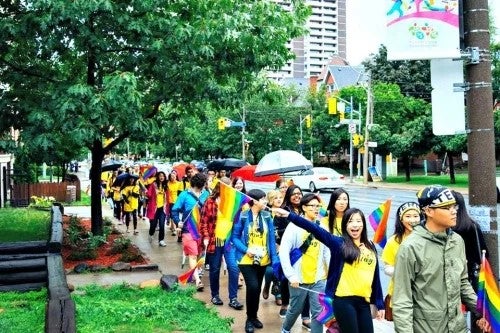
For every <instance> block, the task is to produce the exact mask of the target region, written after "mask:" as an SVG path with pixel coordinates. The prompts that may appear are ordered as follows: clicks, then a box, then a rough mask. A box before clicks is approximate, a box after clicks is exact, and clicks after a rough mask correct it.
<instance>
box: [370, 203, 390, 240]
mask: <svg viewBox="0 0 500 333" xmlns="http://www.w3.org/2000/svg"><path fill="white" fill-rule="evenodd" d="M391 201H392V200H391V199H387V200H386V201H385V202H383V203H382V204H380V206H378V208H377V209H375V210H374V211H373V212H372V213H371V214H370V215H369V216H368V221H370V224H371V226H372V228H373V230H374V231H375V235H373V242H375V243H377V244H378V245H380V247H381V248H384V246H385V243H386V242H387V237H386V235H385V233H386V230H387V220H388V219H389V211H390V210H391Z"/></svg>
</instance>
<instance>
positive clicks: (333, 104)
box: [328, 97, 337, 114]
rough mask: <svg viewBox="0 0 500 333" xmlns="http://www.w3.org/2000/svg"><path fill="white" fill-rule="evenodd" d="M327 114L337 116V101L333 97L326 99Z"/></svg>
mask: <svg viewBox="0 0 500 333" xmlns="http://www.w3.org/2000/svg"><path fill="white" fill-rule="evenodd" d="M328 114H337V99H336V98H335V97H329V98H328Z"/></svg>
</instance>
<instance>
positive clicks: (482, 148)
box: [462, 0, 500, 276]
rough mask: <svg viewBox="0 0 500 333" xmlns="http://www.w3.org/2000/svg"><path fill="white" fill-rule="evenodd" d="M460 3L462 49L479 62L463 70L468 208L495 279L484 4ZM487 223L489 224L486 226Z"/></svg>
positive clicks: (495, 229)
mask: <svg viewBox="0 0 500 333" xmlns="http://www.w3.org/2000/svg"><path fill="white" fill-rule="evenodd" d="M462 2H463V12H464V38H465V46H466V47H477V48H478V49H479V53H480V61H479V63H477V64H468V65H467V67H466V80H465V81H466V82H467V83H468V84H469V87H470V89H469V90H468V91H467V119H468V131H467V132H468V135H467V145H468V149H467V150H468V153H469V162H468V163H469V205H470V210H469V211H470V215H471V217H472V218H473V219H474V220H475V221H483V222H484V224H482V225H483V226H484V227H483V230H484V231H485V239H486V244H487V245H488V251H489V256H490V257H489V258H490V262H491V263H492V266H493V267H494V270H495V271H496V273H497V274H496V275H497V276H498V275H499V272H500V270H499V266H500V265H499V257H500V255H499V253H498V251H499V248H498V245H499V243H500V240H499V235H498V222H497V204H496V186H495V173H496V172H495V171H496V170H495V135H494V125H493V112H492V109H493V99H492V88H491V81H492V80H491V55H490V52H489V47H490V45H489V42H490V35H489V17H488V0H468V1H462ZM488 222H489V223H488Z"/></svg>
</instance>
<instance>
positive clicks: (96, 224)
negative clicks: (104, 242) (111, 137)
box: [90, 140, 104, 235]
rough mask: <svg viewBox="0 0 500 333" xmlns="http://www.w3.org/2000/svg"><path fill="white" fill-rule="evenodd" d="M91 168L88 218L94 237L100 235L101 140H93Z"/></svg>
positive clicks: (101, 231)
mask: <svg viewBox="0 0 500 333" xmlns="http://www.w3.org/2000/svg"><path fill="white" fill-rule="evenodd" d="M91 151H92V167H91V169H90V202H91V205H90V216H91V220H92V222H91V231H92V234H94V235H102V233H103V228H102V203H101V193H102V187H101V165H102V161H103V159H104V151H103V148H102V141H101V140H94V144H93V147H92V150H91Z"/></svg>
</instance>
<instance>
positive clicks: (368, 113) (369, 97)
mask: <svg viewBox="0 0 500 333" xmlns="http://www.w3.org/2000/svg"><path fill="white" fill-rule="evenodd" d="M366 93H367V96H366V120H365V142H364V148H365V150H364V152H363V184H365V185H366V184H368V140H369V134H370V128H369V127H370V119H372V117H373V96H372V82H371V78H370V77H369V78H368V90H367V92H366Z"/></svg>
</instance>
